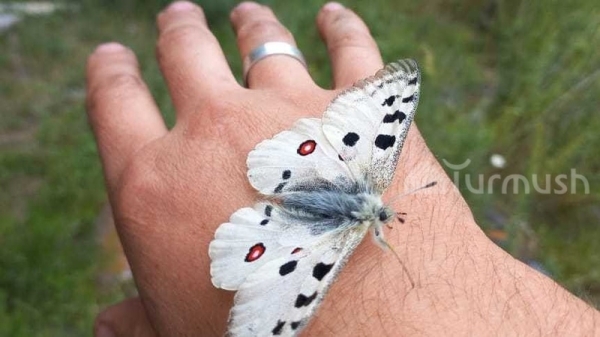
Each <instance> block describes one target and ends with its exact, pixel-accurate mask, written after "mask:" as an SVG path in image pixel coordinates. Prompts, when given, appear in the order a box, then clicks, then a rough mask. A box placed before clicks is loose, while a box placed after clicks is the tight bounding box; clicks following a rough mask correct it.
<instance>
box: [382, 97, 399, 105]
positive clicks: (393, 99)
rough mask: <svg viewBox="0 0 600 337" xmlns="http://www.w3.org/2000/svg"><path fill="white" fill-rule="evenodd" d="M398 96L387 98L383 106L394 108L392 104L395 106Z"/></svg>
mask: <svg viewBox="0 0 600 337" xmlns="http://www.w3.org/2000/svg"><path fill="white" fill-rule="evenodd" d="M396 97H397V96H396V95H392V96H390V97H388V98H386V99H385V100H384V101H383V103H381V106H386V105H387V106H392V104H394V101H395V100H396Z"/></svg>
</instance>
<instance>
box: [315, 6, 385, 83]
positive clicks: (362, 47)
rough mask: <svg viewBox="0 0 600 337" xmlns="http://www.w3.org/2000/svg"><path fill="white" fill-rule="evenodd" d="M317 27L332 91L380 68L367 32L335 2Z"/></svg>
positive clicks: (362, 23)
mask: <svg viewBox="0 0 600 337" xmlns="http://www.w3.org/2000/svg"><path fill="white" fill-rule="evenodd" d="M317 26H318V27H319V31H320V32H321V36H322V37H323V40H325V44H326V45H327V50H328V51H329V55H330V57H331V67H332V71H333V82H334V87H335V88H344V87H347V86H350V85H352V84H354V82H356V81H357V80H359V79H362V78H365V77H367V76H370V75H373V74H374V73H375V72H376V71H377V70H379V69H381V68H382V67H383V62H382V60H381V54H380V53H379V48H377V43H375V40H373V37H372V36H371V33H370V32H369V28H368V27H367V26H366V25H365V23H364V22H363V21H362V20H361V19H360V18H359V17H358V16H357V15H356V14H354V12H352V11H351V10H349V9H347V8H345V7H343V6H342V5H340V4H338V3H336V2H330V3H328V4H326V5H325V6H323V8H322V9H321V11H320V12H319V15H318V16H317Z"/></svg>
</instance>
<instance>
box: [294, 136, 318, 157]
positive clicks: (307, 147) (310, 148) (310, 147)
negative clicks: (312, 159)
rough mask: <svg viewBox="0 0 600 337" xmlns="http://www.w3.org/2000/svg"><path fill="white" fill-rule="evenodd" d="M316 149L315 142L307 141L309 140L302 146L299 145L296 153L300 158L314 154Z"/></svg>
mask: <svg viewBox="0 0 600 337" xmlns="http://www.w3.org/2000/svg"><path fill="white" fill-rule="evenodd" d="M316 148H317V142H315V141H314V140H312V139H309V140H307V141H305V142H303V143H302V144H300V146H299V147H298V151H297V152H298V154H299V155H301V156H308V155H309V154H311V153H313V152H315V149H316Z"/></svg>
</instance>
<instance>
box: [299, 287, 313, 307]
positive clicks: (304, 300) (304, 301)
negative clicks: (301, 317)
mask: <svg viewBox="0 0 600 337" xmlns="http://www.w3.org/2000/svg"><path fill="white" fill-rule="evenodd" d="M315 298H317V292H316V291H315V292H314V294H312V295H310V296H308V297H307V296H305V295H303V294H299V295H298V297H296V303H295V304H294V306H295V307H296V308H301V307H306V306H308V305H310V303H311V302H312V301H314V300H315Z"/></svg>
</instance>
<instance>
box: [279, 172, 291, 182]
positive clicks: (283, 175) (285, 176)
mask: <svg viewBox="0 0 600 337" xmlns="http://www.w3.org/2000/svg"><path fill="white" fill-rule="evenodd" d="M291 176H292V171H290V170H285V171H283V173H282V174H281V179H283V180H287V179H290V177H291Z"/></svg>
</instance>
